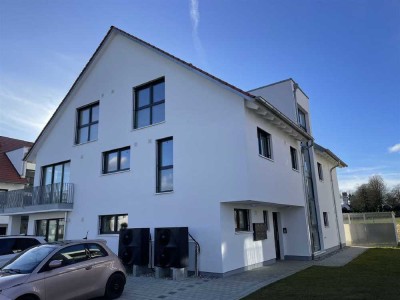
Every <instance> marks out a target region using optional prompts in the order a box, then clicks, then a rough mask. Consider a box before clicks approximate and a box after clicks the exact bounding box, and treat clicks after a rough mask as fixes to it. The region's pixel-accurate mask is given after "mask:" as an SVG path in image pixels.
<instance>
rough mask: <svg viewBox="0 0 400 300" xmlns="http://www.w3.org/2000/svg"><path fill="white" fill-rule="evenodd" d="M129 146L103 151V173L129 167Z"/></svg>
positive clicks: (123, 169)
mask: <svg viewBox="0 0 400 300" xmlns="http://www.w3.org/2000/svg"><path fill="white" fill-rule="evenodd" d="M130 153H131V149H130V147H125V148H121V149H116V150H111V151H107V152H104V153H103V174H107V173H113V172H119V171H125V170H129V169H130V156H131V154H130Z"/></svg>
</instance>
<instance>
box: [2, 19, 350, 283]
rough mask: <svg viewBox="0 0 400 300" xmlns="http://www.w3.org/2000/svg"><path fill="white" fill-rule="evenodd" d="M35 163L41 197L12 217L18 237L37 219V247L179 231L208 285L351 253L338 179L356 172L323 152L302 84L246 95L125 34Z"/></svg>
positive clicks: (96, 65)
mask: <svg viewBox="0 0 400 300" xmlns="http://www.w3.org/2000/svg"><path fill="white" fill-rule="evenodd" d="M302 127H304V128H302ZM305 152H306V154H307V157H308V158H307V157H306V158H305V159H304V157H305V155H304V153H305ZM26 160H27V161H29V162H32V163H36V166H37V172H36V174H35V181H34V186H35V187H34V189H35V191H34V192H33V193H32V199H30V200H28V201H26V202H25V204H23V205H16V204H8V206H6V207H5V208H3V211H2V215H9V216H10V224H9V230H10V231H9V233H10V234H15V233H19V224H20V222H21V218H22V217H24V218H26V217H28V219H29V222H28V233H29V234H39V235H45V236H46V237H47V239H48V240H50V241H52V240H60V239H76V238H83V237H85V236H87V237H88V238H94V239H98V238H100V239H105V240H107V243H108V245H109V246H110V248H111V249H112V250H113V251H115V252H117V251H118V230H119V227H120V225H121V224H122V223H127V225H128V227H131V228H144V227H145V228H150V229H151V233H153V229H154V228H157V227H181V226H183V227H188V228H189V233H190V234H191V235H192V236H193V237H194V238H195V239H196V240H197V241H198V243H199V244H200V246H201V253H200V256H199V264H200V265H199V269H200V272H205V273H214V274H218V275H221V276H223V275H226V274H230V273H232V272H237V271H241V270H246V269H250V268H254V267H258V266H261V265H263V264H267V263H272V262H274V261H275V260H276V259H302V260H305V259H312V258H313V257H315V256H316V255H321V254H323V253H327V252H328V251H331V250H334V249H337V248H339V247H340V246H341V245H342V244H343V243H344V242H345V238H344V234H343V224H342V218H341V209H340V203H339V202H340V201H339V192H338V183H337V178H336V173H335V167H344V166H346V165H345V164H344V163H343V162H342V161H341V160H340V159H339V158H338V157H336V156H335V155H334V154H333V153H332V152H330V151H329V150H328V149H325V148H322V147H320V146H315V143H314V141H313V137H312V132H311V125H310V113H309V102H308V98H307V96H306V95H305V94H304V93H303V92H302V91H301V89H300V88H299V87H298V85H297V84H296V83H295V82H294V81H293V80H292V79H288V80H285V81H282V82H279V83H276V84H273V85H269V86H266V87H262V88H259V89H256V90H252V91H250V92H245V91H242V90H240V89H239V88H236V87H234V86H232V85H230V84H228V83H226V82H223V81H222V80H220V79H218V78H215V77H214V76H212V75H210V74H208V73H206V72H204V71H202V70H200V69H198V68H196V67H194V66H192V65H190V64H187V63H185V62H183V61H182V60H180V59H178V58H176V57H174V56H172V55H170V54H168V53H166V52H164V51H162V50H160V49H158V48H156V47H154V46H152V45H150V44H148V43H146V42H144V41H141V40H139V39H137V38H136V37H133V36H131V35H129V34H127V33H125V32H123V31H121V30H119V29H117V28H115V27H112V28H111V29H110V31H109V32H108V34H107V35H106V37H105V38H104V40H103V41H102V43H101V44H100V46H99V48H98V49H97V50H96V52H95V54H94V55H93V56H92V58H91V59H90V61H89V62H88V64H87V65H86V67H85V69H84V70H83V71H82V73H81V74H80V76H79V77H78V79H77V80H76V82H75V83H74V85H73V87H72V88H71V90H70V91H69V93H68V94H67V96H66V97H65V99H64V100H63V101H62V103H61V104H60V106H59V108H58V109H57V111H56V112H55V114H54V115H53V117H52V118H51V120H50V121H49V123H48V124H47V125H46V127H45V128H44V130H43V131H42V133H41V134H40V136H39V137H38V139H37V140H36V142H35V144H34V146H33V147H32V148H31V150H30V152H29V153H28V154H27V156H26ZM307 162H308V164H307ZM317 163H320V164H321V166H322V169H323V172H324V178H323V180H319V178H318V165H317ZM310 185H311V186H310ZM324 220H327V221H328V224H325V223H324ZM253 223H266V224H267V226H266V227H267V238H266V239H262V240H255V239H254V237H253V225H252V224H253Z"/></svg>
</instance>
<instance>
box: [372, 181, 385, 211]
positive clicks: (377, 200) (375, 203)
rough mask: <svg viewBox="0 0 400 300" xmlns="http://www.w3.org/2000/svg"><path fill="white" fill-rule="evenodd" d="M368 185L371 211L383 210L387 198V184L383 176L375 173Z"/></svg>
mask: <svg viewBox="0 0 400 300" xmlns="http://www.w3.org/2000/svg"><path fill="white" fill-rule="evenodd" d="M367 186H368V202H369V204H370V205H371V211H382V208H383V204H384V203H385V198H386V197H385V196H386V185H385V182H384V181H383V178H382V177H381V176H379V175H374V176H372V177H371V178H370V179H369V181H368V184H367Z"/></svg>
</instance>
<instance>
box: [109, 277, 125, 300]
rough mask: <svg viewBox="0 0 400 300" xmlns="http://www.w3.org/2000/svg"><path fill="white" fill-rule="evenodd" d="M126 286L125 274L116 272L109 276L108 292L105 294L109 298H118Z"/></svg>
mask: <svg viewBox="0 0 400 300" xmlns="http://www.w3.org/2000/svg"><path fill="white" fill-rule="evenodd" d="M124 286H125V276H124V275H122V274H119V273H114V274H112V275H111V276H110V278H108V281H107V285H106V292H105V294H104V296H105V297H106V298H107V299H116V298H118V297H119V296H121V295H122V292H123V291H124Z"/></svg>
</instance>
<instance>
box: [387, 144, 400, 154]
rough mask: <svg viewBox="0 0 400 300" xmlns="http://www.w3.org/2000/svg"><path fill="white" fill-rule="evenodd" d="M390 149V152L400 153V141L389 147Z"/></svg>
mask: <svg viewBox="0 0 400 300" xmlns="http://www.w3.org/2000/svg"><path fill="white" fill-rule="evenodd" d="M388 150H389V153H395V152H399V153H400V143H399V144H396V145H393V146H392V147H389V148H388Z"/></svg>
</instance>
